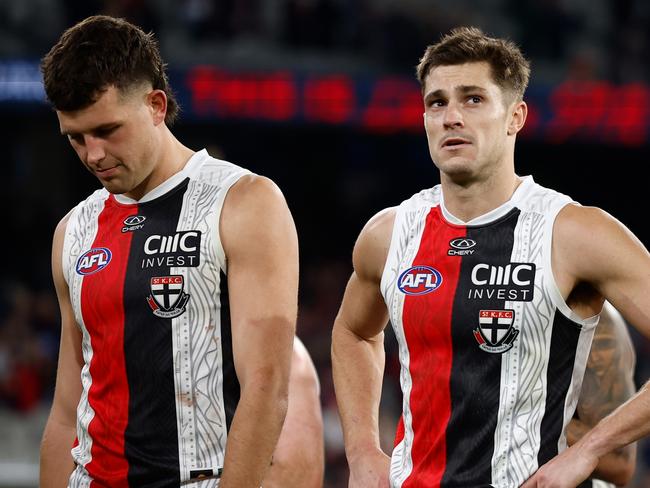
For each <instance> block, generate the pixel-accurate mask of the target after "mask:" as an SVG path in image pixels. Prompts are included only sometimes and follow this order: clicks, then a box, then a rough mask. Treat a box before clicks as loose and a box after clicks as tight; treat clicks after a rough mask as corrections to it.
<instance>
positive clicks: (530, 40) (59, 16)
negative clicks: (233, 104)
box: [0, 0, 650, 83]
mask: <svg viewBox="0 0 650 488" xmlns="http://www.w3.org/2000/svg"><path fill="white" fill-rule="evenodd" d="M94 13H105V14H109V15H114V16H120V17H125V18H127V19H129V20H131V21H133V22H135V23H136V24H139V25H140V26H142V27H143V28H144V29H146V30H147V31H153V32H155V33H156V35H157V36H158V38H159V39H160V43H161V49H162V52H163V56H164V58H165V59H166V60H167V62H169V63H171V64H173V65H176V66H178V65H182V64H197V63H217V64H220V65H224V66H228V67H237V68H247V69H260V68H261V69H272V68H285V69H286V68H289V69H309V70H318V69H330V68H332V67H336V69H341V70H348V71H355V70H368V69H371V70H390V71H397V72H408V73H409V74H410V73H411V72H412V70H413V66H414V65H415V64H416V62H417V59H418V57H419V56H420V54H421V53H422V50H423V47H424V46H426V45H427V44H430V43H432V42H434V41H435V40H436V39H437V38H438V36H439V35H440V33H442V32H446V31H448V30H449V29H450V28H452V27H454V26H457V25H467V24H470V25H477V26H480V27H482V28H483V29H484V30H486V31H487V32H489V33H492V34H494V35H497V36H507V37H510V38H512V39H513V40H515V41H517V42H518V43H520V44H521V45H522V47H523V49H524V52H525V53H526V54H527V55H528V56H529V57H530V58H531V59H532V61H533V64H534V66H535V77H536V79H538V80H540V79H541V80H542V81H545V82H551V83H553V82H557V81H559V80H560V79H561V78H563V77H564V76H566V73H567V72H571V73H572V75H573V76H581V77H596V78H601V79H602V78H604V79H608V80H611V81H614V82H633V81H648V80H650V64H649V63H647V62H645V61H646V53H647V52H648V48H650V29H648V28H647V26H648V25H650V3H649V2H647V1H646V0H457V1H455V2H454V3H453V6H450V4H449V2H446V1H445V0H400V1H399V2H395V1H389V0H155V1H154V0H21V1H20V2H16V1H11V0H0V58H40V57H41V56H42V55H43V54H44V53H45V52H46V51H47V50H48V49H49V47H50V46H51V45H52V43H53V41H55V40H56V38H57V37H58V36H59V34H60V33H61V32H62V30H63V29H64V28H65V27H67V26H70V25H72V24H73V23H75V22H76V21H78V20H80V19H82V18H84V17H86V16H88V15H91V14H94Z"/></svg>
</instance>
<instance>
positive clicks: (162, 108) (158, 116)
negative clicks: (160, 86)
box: [147, 90, 167, 125]
mask: <svg viewBox="0 0 650 488" xmlns="http://www.w3.org/2000/svg"><path fill="white" fill-rule="evenodd" d="M147 103H148V105H149V108H150V110H151V115H152V117H153V122H154V125H159V124H161V123H163V122H164V121H165V115H167V95H166V94H165V92H164V91H163V90H152V91H151V92H149V94H148V95H147Z"/></svg>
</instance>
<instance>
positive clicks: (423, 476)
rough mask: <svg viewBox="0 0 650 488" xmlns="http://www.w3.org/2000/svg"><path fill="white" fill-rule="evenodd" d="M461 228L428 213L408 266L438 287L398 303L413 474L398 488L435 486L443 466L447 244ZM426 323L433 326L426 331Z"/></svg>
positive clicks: (455, 268)
mask: <svg viewBox="0 0 650 488" xmlns="http://www.w3.org/2000/svg"><path fill="white" fill-rule="evenodd" d="M465 233H466V229H465V228H464V227H461V226H450V225H448V224H446V223H443V222H442V215H441V213H440V208H439V207H434V208H433V209H431V211H430V212H429V214H428V215H427V220H426V226H425V229H424V233H423V235H422V239H421V242H420V247H419V249H418V254H417V255H416V257H415V259H414V261H413V263H412V266H427V267H431V268H434V269H435V270H437V271H438V272H439V273H440V274H441V275H442V282H441V283H440V285H439V287H438V288H437V289H435V290H433V291H431V292H429V293H426V294H422V295H407V296H406V297H405V300H404V310H403V324H404V335H405V337H406V341H407V344H408V347H409V357H410V364H409V373H410V375H411V379H412V385H413V386H412V389H411V394H410V397H409V404H410V409H411V414H412V419H413V420H412V428H413V435H414V440H413V447H412V449H411V458H412V463H413V470H412V472H411V474H410V476H409V477H408V478H407V479H406V481H405V482H404V483H403V485H402V487H403V488H415V487H422V486H427V487H430V488H433V487H438V486H440V481H441V479H442V476H443V474H444V471H445V466H446V462H447V459H446V457H447V453H446V439H445V433H446V428H447V423H448V421H449V417H450V415H451V394H450V385H449V379H450V376H451V367H452V338H451V315H452V310H453V303H454V296H455V293H456V288H457V285H458V279H459V275H460V265H461V259H459V258H458V257H456V258H455V259H449V258H448V256H447V255H446V251H447V249H448V248H449V242H450V241H451V240H452V239H455V238H458V237H464V236H465ZM427 324H435V326H433V327H432V326H430V325H427Z"/></svg>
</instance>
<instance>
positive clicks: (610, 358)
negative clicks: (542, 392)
mask: <svg viewBox="0 0 650 488" xmlns="http://www.w3.org/2000/svg"><path fill="white" fill-rule="evenodd" d="M635 359H636V357H635V354H634V348H633V346H632V341H631V339H630V335H629V333H628V331H627V327H626V325H625V321H624V320H623V318H622V317H621V315H620V314H619V313H618V312H617V311H616V309H614V307H613V306H612V305H610V304H609V303H605V306H604V307H603V312H602V313H601V316H600V323H599V324H598V328H597V329H596V333H595V335H594V341H593V344H592V346H591V353H590V355H589V360H588V361H587V370H586V371H585V377H584V381H583V383H582V391H581V392H580V400H579V401H578V409H577V418H574V419H573V420H572V421H571V423H570V424H569V427H568V429H567V440H568V442H569V445H572V444H574V443H576V442H577V441H578V440H579V439H580V438H581V437H582V436H583V435H585V434H586V433H587V432H588V431H589V430H590V429H591V428H592V427H593V426H594V425H596V424H597V423H598V422H599V421H600V420H601V419H602V418H604V417H605V416H607V415H609V414H610V413H611V412H612V411H614V410H615V409H616V408H617V407H618V406H619V405H621V404H622V403H624V402H625V401H627V400H628V399H629V398H630V397H631V396H632V395H634V393H636V388H635V385H634V379H633V376H634V365H635ZM635 464H636V444H634V443H633V444H630V445H628V446H626V447H622V448H620V449H616V450H614V451H612V452H611V453H609V454H608V455H606V456H604V457H602V458H601V459H600V462H599V463H598V467H597V468H596V470H595V471H594V474H593V476H594V477H595V478H599V479H602V480H605V481H609V482H611V483H614V484H616V485H619V486H623V485H625V484H626V483H628V482H629V481H630V479H631V478H632V476H633V474H634V467H635Z"/></svg>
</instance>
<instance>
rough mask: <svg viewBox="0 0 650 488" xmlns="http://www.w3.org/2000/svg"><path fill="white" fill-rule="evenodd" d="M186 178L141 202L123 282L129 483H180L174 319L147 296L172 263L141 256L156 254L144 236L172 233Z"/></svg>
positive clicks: (181, 201)
mask: <svg viewBox="0 0 650 488" xmlns="http://www.w3.org/2000/svg"><path fill="white" fill-rule="evenodd" d="M188 183H189V180H188V179H186V180H184V181H183V182H182V183H181V184H180V185H179V186H177V187H176V188H175V189H174V190H172V191H171V192H169V193H167V194H165V195H164V196H163V197H161V198H158V199H156V200H153V201H151V202H148V203H143V204H141V205H140V206H139V208H138V215H141V216H144V217H145V218H146V220H145V224H144V228H143V230H146V231H145V232H139V231H134V232H133V240H132V244H131V253H130V256H129V264H128V268H127V276H126V279H125V282H124V289H125V291H124V296H125V300H128V302H125V315H126V318H125V331H124V344H125V345H124V354H125V360H126V371H127V377H128V381H129V393H130V398H129V422H128V425H127V428H126V432H125V449H124V451H125V456H126V458H127V460H128V462H129V475H128V478H129V485H130V486H138V487H154V486H155V487H160V488H162V487H170V488H171V487H178V486H179V484H180V468H179V453H178V427H177V415H176V393H175V387H174V355H173V339H172V320H173V319H172V318H163V317H159V316H156V315H154V313H153V309H152V307H151V306H150V304H149V303H148V301H147V298H148V297H150V296H151V294H152V288H151V279H152V278H155V277H167V276H169V275H170V266H169V265H168V263H167V261H165V260H164V259H163V260H161V261H157V262H156V263H157V264H155V265H147V266H145V267H143V266H144V265H143V260H144V259H152V256H153V258H158V257H159V256H158V255H155V254H154V255H151V254H146V253H145V252H144V246H145V242H146V240H147V238H150V237H151V236H173V235H174V234H175V233H176V229H177V226H178V221H179V218H180V213H181V208H182V205H183V196H184V194H185V191H186V190H187V186H188ZM163 199H164V202H163ZM156 242H157V243H160V242H161V239H159V240H157V241H156Z"/></svg>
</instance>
